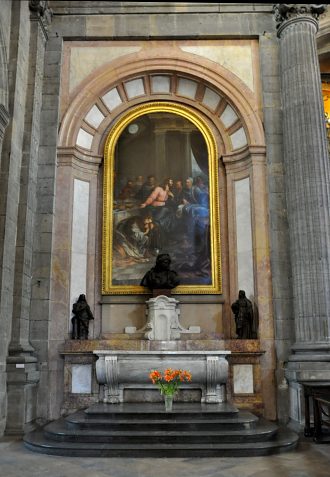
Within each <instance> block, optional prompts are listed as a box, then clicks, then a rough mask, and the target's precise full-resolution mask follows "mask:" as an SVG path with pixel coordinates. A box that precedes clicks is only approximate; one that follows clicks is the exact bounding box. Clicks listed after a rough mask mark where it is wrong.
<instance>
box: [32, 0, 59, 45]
mask: <svg viewBox="0 0 330 477" xmlns="http://www.w3.org/2000/svg"><path fill="white" fill-rule="evenodd" d="M29 9H30V12H31V15H30V18H31V20H37V21H38V22H39V24H40V26H41V29H42V31H43V34H44V36H45V39H46V40H47V39H48V34H47V32H48V26H49V25H50V23H51V21H52V16H53V11H52V9H51V8H49V5H48V0H29Z"/></svg>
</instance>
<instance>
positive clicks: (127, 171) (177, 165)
mask: <svg viewBox="0 0 330 477" xmlns="http://www.w3.org/2000/svg"><path fill="white" fill-rule="evenodd" d="M112 167H113V175H112V178H113V180H112V185H113V187H112V190H111V201H110V211H111V217H110V218H111V219H112V220H111V230H110V234H111V237H110V238H111V240H110V247H111V254H110V259H111V260H110V262H111V263H110V267H111V270H110V272H111V273H110V275H111V287H112V292H115V291H116V289H117V290H119V291H122V292H124V291H125V290H126V289H127V287H128V288H129V289H130V291H132V290H133V291H134V288H135V287H137V288H136V291H137V292H140V293H141V292H143V287H139V285H140V281H141V278H142V277H143V276H144V274H145V273H146V271H147V270H149V269H150V268H151V267H152V266H153V265H154V263H155V260H156V257H157V255H158V254H159V253H168V254H170V256H171V259H172V266H173V268H174V269H175V270H176V271H177V273H178V274H179V276H180V283H181V287H182V288H183V289H185V287H188V288H189V291H190V292H191V291H193V290H194V288H195V289H196V290H199V289H205V290H207V289H208V287H212V288H214V286H213V285H214V276H213V275H214V270H213V268H212V250H213V249H214V248H215V247H214V245H215V244H213V242H212V241H214V236H215V234H213V235H212V227H214V226H215V224H214V223H213V222H214V220H212V217H214V215H216V214H215V213H214V212H213V215H212V214H211V213H210V212H211V210H214V204H212V203H211V198H210V197H211V196H210V189H211V190H212V187H213V188H214V182H215V180H214V177H211V178H210V160H209V152H208V148H207V145H206V142H205V139H204V136H203V134H202V133H201V131H200V130H199V129H198V128H197V127H196V125H195V124H193V123H192V122H191V121H189V120H188V119H186V118H185V117H182V116H180V115H177V114H173V113H169V112H166V111H161V112H155V113H149V114H143V115H141V116H139V117H137V118H136V119H134V120H133V121H131V122H130V123H129V124H128V125H127V126H126V127H125V128H124V129H123V130H122V132H121V134H120V136H119V138H118V140H117V142H116V146H115V149H114V157H113V161H112ZM210 179H211V180H212V181H213V182H212V184H210ZM210 185H211V187H210ZM212 208H213V209H212ZM212 244H213V247H212ZM123 287H124V288H123ZM139 288H141V289H142V290H139ZM178 288H180V287H178ZM179 291H180V290H179Z"/></svg>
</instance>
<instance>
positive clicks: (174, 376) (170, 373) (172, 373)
mask: <svg viewBox="0 0 330 477" xmlns="http://www.w3.org/2000/svg"><path fill="white" fill-rule="evenodd" d="M149 377H150V379H151V381H152V384H156V386H158V388H159V390H160V392H161V394H164V395H165V396H174V394H175V393H176V392H177V391H178V389H179V386H180V384H181V383H184V382H190V381H191V373H190V372H189V371H185V370H183V369H172V368H167V369H165V371H164V373H163V374H162V373H160V372H159V371H157V370H153V371H151V373H150V374H149Z"/></svg>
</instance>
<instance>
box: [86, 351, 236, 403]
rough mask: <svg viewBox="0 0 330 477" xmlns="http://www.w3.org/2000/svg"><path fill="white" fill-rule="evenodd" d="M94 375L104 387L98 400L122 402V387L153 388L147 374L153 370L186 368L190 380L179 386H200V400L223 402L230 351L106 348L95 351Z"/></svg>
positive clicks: (192, 387) (195, 387) (198, 387)
mask: <svg viewBox="0 0 330 477" xmlns="http://www.w3.org/2000/svg"><path fill="white" fill-rule="evenodd" d="M94 354H95V355H97V356H98V358H99V359H98V361H97V362H96V376H97V380H98V382H99V384H101V385H103V386H104V392H103V396H101V399H100V400H103V402H105V403H122V402H124V390H125V389H129V388H130V389H145V390H148V389H154V387H155V386H154V385H153V384H152V383H151V382H150V379H149V373H150V371H152V370H153V369H158V370H159V371H164V370H165V369H166V368H169V367H171V368H173V369H186V370H188V371H190V372H191V373H192V376H193V377H192V382H191V383H189V384H186V385H185V384H183V385H182V388H187V389H200V390H201V396H202V397H201V402H205V403H221V402H225V401H226V382H227V377H228V362H227V360H226V357H227V355H229V354H230V351H147V352H146V351H109V350H96V351H94Z"/></svg>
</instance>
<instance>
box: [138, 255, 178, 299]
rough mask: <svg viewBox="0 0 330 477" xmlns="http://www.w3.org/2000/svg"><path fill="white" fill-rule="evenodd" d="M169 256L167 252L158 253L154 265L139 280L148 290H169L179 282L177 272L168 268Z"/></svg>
mask: <svg viewBox="0 0 330 477" xmlns="http://www.w3.org/2000/svg"><path fill="white" fill-rule="evenodd" d="M170 265H171V258H170V256H169V254H168V253H160V254H159V255H158V256H157V259H156V265H155V266H154V267H153V268H151V270H149V271H148V272H147V273H146V274H145V275H144V277H143V278H142V280H141V285H142V286H143V287H147V288H150V290H171V289H172V288H175V287H176V286H178V285H179V284H180V280H179V277H178V274H177V273H176V272H175V271H174V270H171V269H170Z"/></svg>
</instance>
